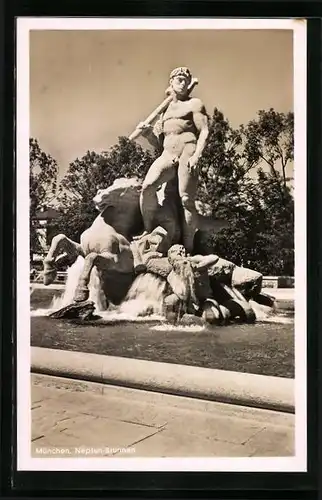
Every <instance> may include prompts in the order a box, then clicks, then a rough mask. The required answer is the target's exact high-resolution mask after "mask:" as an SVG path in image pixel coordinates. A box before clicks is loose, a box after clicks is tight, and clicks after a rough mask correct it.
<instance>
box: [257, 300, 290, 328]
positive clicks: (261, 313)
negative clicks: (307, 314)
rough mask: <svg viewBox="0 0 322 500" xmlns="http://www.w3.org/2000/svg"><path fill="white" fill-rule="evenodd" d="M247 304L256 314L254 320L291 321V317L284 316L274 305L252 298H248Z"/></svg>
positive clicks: (266, 321) (282, 322) (284, 322)
mask: <svg viewBox="0 0 322 500" xmlns="http://www.w3.org/2000/svg"><path fill="white" fill-rule="evenodd" d="M249 305H250V306H251V308H252V309H253V311H254V313H255V315H256V321H258V322H260V323H281V324H289V323H293V318H291V317H290V316H284V315H283V314H282V313H278V312H277V311H276V309H275V308H274V307H269V306H264V305H263V304H258V302H255V301H254V300H250V301H249Z"/></svg>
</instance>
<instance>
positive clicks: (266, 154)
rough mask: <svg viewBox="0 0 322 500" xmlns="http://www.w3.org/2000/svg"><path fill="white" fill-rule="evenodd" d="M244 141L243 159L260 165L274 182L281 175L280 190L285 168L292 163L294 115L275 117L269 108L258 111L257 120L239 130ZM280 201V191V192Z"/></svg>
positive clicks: (281, 114)
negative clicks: (266, 166)
mask: <svg viewBox="0 0 322 500" xmlns="http://www.w3.org/2000/svg"><path fill="white" fill-rule="evenodd" d="M241 130H242V133H243V135H244V137H245V142H246V143H245V157H246V158H247V160H248V161H249V162H250V163H251V164H254V162H257V163H258V162H264V163H266V164H267V165H268V166H269V170H270V172H271V174H272V175H273V176H274V177H275V178H276V179H277V181H278V182H279V179H278V172H279V171H280V170H281V171H282V180H283V182H282V184H281V185H282V186H283V187H284V188H285V187H286V185H287V180H288V179H287V176H286V167H287V164H288V163H289V162H290V161H293V159H294V114H293V113H291V112H289V113H278V112H277V111H275V110H274V109H273V108H271V109H269V110H268V111H264V110H260V111H259V112H258V117H257V119H255V120H251V121H250V122H249V123H248V124H247V125H246V126H245V127H243V126H242V127H241ZM280 194H281V196H282V197H283V190H280Z"/></svg>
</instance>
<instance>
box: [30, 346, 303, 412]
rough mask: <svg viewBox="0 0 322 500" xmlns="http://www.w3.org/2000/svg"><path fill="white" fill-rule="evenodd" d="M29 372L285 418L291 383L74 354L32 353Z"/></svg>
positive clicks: (289, 407)
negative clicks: (280, 414) (282, 414)
mask: <svg viewBox="0 0 322 500" xmlns="http://www.w3.org/2000/svg"><path fill="white" fill-rule="evenodd" d="M31 371H32V372H34V373H41V374H45V375H52V376H57V377H65V378H71V379H76V380H86V381H89V382H99V383H103V384H109V385H114V386H123V387H129V388H133V389H144V390H146V391H153V392H162V393H166V394H172V395H178V396H186V397H191V398H199V399H205V400H210V401H217V402H222V403H230V404H236V405H243V406H251V407H255V408H263V409H266V410H277V411H282V412H287V413H294V412H295V403H294V380H293V379H287V378H282V377H269V376H264V375H253V374H250V373H239V372H232V371H225V370H214V369H210V368H199V367H194V366H184V365H176V364H170V363H157V362H154V361H145V360H138V359H129V358H120V357H115V356H102V355H99V354H88V353H83V352H75V351H63V350H58V349H47V348H43V347H32V348H31Z"/></svg>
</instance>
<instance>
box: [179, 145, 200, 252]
mask: <svg viewBox="0 0 322 500" xmlns="http://www.w3.org/2000/svg"><path fill="white" fill-rule="evenodd" d="M195 149H196V146H195V144H193V143H192V144H186V146H185V148H184V150H183V153H182V155H181V157H180V160H179V168H178V177H179V195H180V198H181V203H182V207H183V219H184V220H183V227H182V232H183V245H184V247H185V249H186V251H187V253H188V254H191V253H192V251H193V241H194V236H195V232H196V230H197V210H196V205H195V198H196V192H197V185H198V174H197V173H191V172H189V169H188V162H189V158H190V157H191V156H192V155H193V153H194V151H195Z"/></svg>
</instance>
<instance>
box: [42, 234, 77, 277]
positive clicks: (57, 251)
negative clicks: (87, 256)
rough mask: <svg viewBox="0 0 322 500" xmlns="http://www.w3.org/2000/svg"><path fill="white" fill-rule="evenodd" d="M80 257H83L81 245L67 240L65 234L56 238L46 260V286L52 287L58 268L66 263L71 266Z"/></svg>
mask: <svg viewBox="0 0 322 500" xmlns="http://www.w3.org/2000/svg"><path fill="white" fill-rule="evenodd" d="M79 255H83V250H82V247H81V245H80V244H79V243H76V242H75V241H73V240H71V239H69V238H67V236H65V235H64V234H58V235H57V236H54V237H53V239H52V242H51V245H50V249H49V252H48V254H47V256H46V257H45V259H44V262H43V264H44V284H45V285H50V283H52V282H53V281H54V279H55V277H56V273H57V268H59V266H61V265H62V264H63V259H64V263H66V264H68V265H69V266H71V265H72V264H73V263H74V262H75V261H76V259H77V257H78V256H79Z"/></svg>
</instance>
